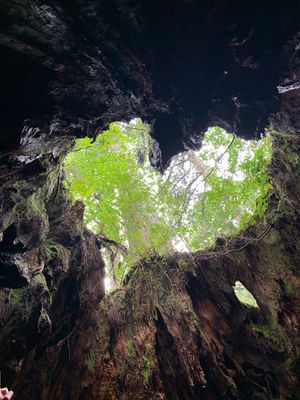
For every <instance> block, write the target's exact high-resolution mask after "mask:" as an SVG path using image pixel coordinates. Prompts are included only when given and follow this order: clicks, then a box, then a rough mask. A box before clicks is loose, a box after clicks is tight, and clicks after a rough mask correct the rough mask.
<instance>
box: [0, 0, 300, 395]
mask: <svg viewBox="0 0 300 400" xmlns="http://www.w3.org/2000/svg"><path fill="white" fill-rule="evenodd" d="M98 3H99V4H98ZM167 3H168V4H167ZM169 3H170V2H164V1H155V0H153V1H151V2H149V1H147V2H146V1H103V2H97V1H93V0H89V1H80V0H78V1H73V2H69V1H61V2H56V1H54V0H53V1H51V0H48V1H43V2H42V1H27V0H25V1H24V0H23V1H21V0H14V1H12V0H10V1H8V0H4V1H2V2H1V4H0V13H1V25H2V33H1V35H0V42H1V48H0V54H1V85H2V89H1V125H0V135H1V153H0V185H1V193H0V288H1V289H0V325H1V332H0V346H1V353H0V370H1V372H2V382H3V383H4V384H5V385H8V386H12V387H13V389H14V390H15V392H16V399H22V400H38V399H39V400H50V399H51V400H53V399H58V400H77V399H80V398H83V397H84V398H90V399H95V400H96V399H97V400H102V399H103V400H110V399H128V400H129V399H137V400H138V399H141V400H142V399H168V400H183V399H191V400H193V399H194V400H196V399H199V398H201V399H202V398H203V399H209V400H210V399H246V400H247V399H249V400H250V399H263V400H264V399H266V400H267V399H281V400H282V399H299V398H300V381H299V376H300V359H299V357H300V343H299V333H300V332H299V330H300V274H299V265H300V260H299V257H300V256H299V254H300V252H299V250H300V232H299V229H300V216H299V207H298V204H299V192H300V188H299V186H300V183H299V165H300V159H299V154H300V149H299V145H300V139H299V133H300V118H299V98H300V93H299V92H300V89H299V85H298V84H299V77H300V73H299V59H300V58H299V50H300V46H299V43H298V41H297V40H298V39H299V38H298V39H297V36H296V30H297V28H298V26H297V24H298V22H299V4H298V2H296V1H288V2H287V1H285V2H281V1H272V2H270V3H269V2H268V1H254V2H253V1H251V2H247V1H245V2H240V1H237V2H234V1H230V2H223V1H221V0H215V1H214V2H212V1H210V2H205V1H204V2H201V4H200V2H197V1H193V0H191V1H183V0H182V1H179V0H178V1H174V2H172V4H169ZM241 3H242V4H241ZM297 85H298V86H297ZM277 86H279V91H280V92H281V94H279V93H278V90H277ZM271 112H274V113H275V112H277V113H276V115H273V118H272V120H273V122H272V123H273V128H272V135H273V139H274V143H273V146H274V155H273V161H272V165H271V166H270V174H271V177H272V182H273V195H272V197H271V200H270V205H269V209H268V212H267V215H266V216H265V218H263V219H262V220H259V221H257V224H256V225H255V227H253V228H251V229H249V230H248V231H247V232H243V233H242V234H241V236H240V237H239V238H236V239H235V240H234V241H231V242H229V241H228V242H227V241H225V242H221V240H220V241H219V243H218V244H217V246H216V248H215V249H214V251H210V252H207V253H200V254H194V255H192V256H191V255H187V254H177V255H173V256H172V257H170V258H169V259H162V258H159V257H153V258H151V259H146V260H144V261H143V262H141V263H140V265H138V266H136V268H135V269H134V270H132V272H131V275H130V277H128V279H127V282H126V284H125V285H124V287H123V288H121V289H120V290H118V291H116V292H114V293H113V294H111V295H109V296H106V297H104V290H103V277H104V266H103V261H102V260H101V256H100V252H99V243H98V242H97V241H96V239H95V238H94V237H93V235H92V234H91V233H89V232H88V231H87V230H85V229H84V228H83V223H82V215H83V207H82V205H81V204H79V203H77V204H75V205H71V204H70V203H69V202H68V200H67V199H66V193H65V192H64V190H63V185H62V179H63V174H62V172H61V163H62V160H63V157H64V155H65V153H66V151H68V149H70V147H71V145H72V142H73V140H74V138H75V137H79V136H85V135H89V136H95V135H97V134H98V133H99V132H101V130H102V129H104V128H105V126H106V125H107V124H108V123H109V122H112V121H115V120H128V119H130V118H132V117H134V116H140V117H143V118H146V119H148V120H149V121H153V135H154V136H156V137H157V139H158V140H159V142H160V144H161V147H162V150H163V156H164V163H166V162H167V160H168V159H169V157H170V156H171V155H172V154H174V153H175V152H177V151H179V150H180V149H181V148H182V143H181V141H182V140H184V141H185V143H187V144H189V145H190V146H195V145H199V143H200V141H201V133H202V132H203V131H204V130H205V129H206V128H207V126H208V125H209V124H213V123H214V124H218V125H220V126H223V127H226V128H228V129H230V130H234V131H235V132H236V133H237V134H239V135H241V136H243V137H250V136H251V137H254V136H255V134H256V132H257V131H258V132H259V131H260V130H261V128H262V127H264V126H265V125H266V123H267V119H268V117H269V116H270V113H271ZM195 133H197V135H196V136H195ZM236 280H239V281H241V282H242V283H243V284H244V285H245V286H246V287H247V288H248V289H249V290H250V291H251V293H252V294H253V295H254V296H255V298H256V300H257V303H258V305H259V309H251V308H248V307H246V306H244V305H242V304H240V303H239V301H238V300H237V298H236V297H235V295H234V292H233V288H232V286H233V285H234V283H235V281H236ZM103 297H104V298H103ZM100 300H101V301H100ZM99 302H100V305H99Z"/></svg>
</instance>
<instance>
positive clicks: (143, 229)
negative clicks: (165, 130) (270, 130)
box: [64, 119, 271, 287]
mask: <svg viewBox="0 0 300 400" xmlns="http://www.w3.org/2000/svg"><path fill="white" fill-rule="evenodd" d="M159 158H160V151H159V145H158V143H157V142H156V141H155V140H154V139H153V138H152V137H151V135H150V128H149V126H148V125H146V124H144V123H143V122H142V121H141V120H140V119H134V120H132V121H130V122H129V123H123V122H115V123H112V124H110V126H109V129H108V130H107V131H105V132H103V133H102V134H100V135H99V136H98V137H97V138H96V139H95V140H94V141H92V140H91V139H89V138H84V139H77V140H76V145H75V148H74V149H73V151H71V152H70V153H69V154H68V156H67V157H66V160H65V164H64V169H65V175H66V179H65V185H66V187H67V189H68V191H69V194H70V197H71V199H72V200H74V201H75V200H80V201H82V202H83V203H84V204H85V212H84V220H85V224H86V226H87V227H88V228H89V229H90V230H92V231H93V232H94V233H95V234H97V235H98V237H99V239H100V240H101V242H102V244H103V249H102V252H103V256H104V259H105V260H106V264H107V266H108V267H107V271H108V274H107V276H108V278H107V281H106V284H107V286H114V287H115V286H117V285H118V284H120V283H121V282H122V281H123V279H124V276H125V275H126V273H127V272H128V271H129V269H130V267H131V266H132V265H134V264H135V263H136V262H138V261H139V260H140V259H141V258H144V257H146V256H149V255H151V254H159V255H167V254H170V253H176V252H196V251H199V250H204V249H209V248H212V247H213V246H214V244H215V241H216V239H217V238H218V237H226V238H227V240H230V238H233V237H234V236H236V235H237V234H238V232H240V231H241V230H244V229H246V228H247V227H248V226H249V225H251V224H252V223H254V221H255V219H256V217H257V216H262V215H263V214H264V212H265V210H266V208H267V205H268V202H267V193H268V191H269V188H270V182H269V177H268V174H267V169H266V167H267V165H268V163H269V162H270V160H271V139H270V137H269V136H268V135H266V136H264V137H263V138H262V139H260V140H258V141H245V140H243V139H240V138H237V137H236V136H234V135H233V134H230V133H227V132H226V131H225V130H223V129H221V128H218V127H214V128H210V129H209V130H208V131H207V132H206V133H205V135H204V138H203V142H202V147H201V149H200V150H199V151H194V150H191V149H187V150H186V151H184V152H182V153H179V154H177V155H175V156H174V157H173V158H172V159H171V160H170V162H169V166H168V168H167V169H166V170H165V171H164V172H163V173H161V172H160V171H159V170H158V169H156V168H154V167H153V164H158V162H159Z"/></svg>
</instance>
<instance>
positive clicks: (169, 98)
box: [0, 0, 300, 162]
mask: <svg viewBox="0 0 300 400" xmlns="http://www.w3.org/2000/svg"><path fill="white" fill-rule="evenodd" d="M299 20H300V6H299V2H298V1H297V0H294V1H293V0H289V1H280V0H276V1H267V0H263V1H242V2H241V1H223V0H214V1H201V2H200V1H195V0H190V1H185V0H176V1H172V2H167V1H156V0H153V1H117V0H114V1H103V2H97V1H93V0H89V1H72V2H71V1H59V2H56V1H53V0H52V1H50V0H49V1H20V0H15V1H11V0H3V1H2V2H1V5H0V21H1V26H2V34H1V37H0V43H1V48H0V51H1V60H2V62H1V72H0V77H1V78H0V79H1V99H0V101H1V113H2V115H1V135H2V137H3V139H2V140H1V142H2V146H3V148H4V147H9V146H12V145H13V144H14V145H17V144H18V142H19V139H20V135H21V132H22V129H23V126H24V124H25V122H24V120H27V124H29V125H30V126H31V125H32V126H33V127H39V128H40V129H41V130H43V131H44V132H45V133H46V134H47V135H49V134H50V133H51V134H58V135H62V134H68V135H77V136H78V135H87V134H88V135H90V136H93V135H95V134H97V132H99V131H101V129H102V128H103V127H104V126H105V125H107V124H108V123H109V122H111V121H114V120H122V119H125V120H126V119H130V118H132V117H134V116H140V117H143V118H145V119H148V120H149V121H152V120H155V121H156V123H155V127H154V135H155V137H156V138H157V139H158V140H159V141H160V143H161V147H162V149H163V158H164V162H166V161H167V160H168V159H169V158H170V156H172V154H174V153H176V152H178V151H179V150H180V149H182V140H185V141H186V142H187V143H188V144H189V145H190V146H193V145H195V144H199V142H200V137H199V136H201V134H202V133H203V132H204V131H205V130H206V129H207V127H208V126H209V125H216V124H217V125H220V126H222V127H225V128H226V129H228V130H230V131H234V132H236V133H237V134H239V135H241V136H243V137H247V138H249V137H254V136H256V135H259V134H260V133H261V132H262V131H263V128H264V127H265V126H266V124H267V117H268V115H269V114H270V113H272V112H275V111H278V109H279V100H280V99H279V96H278V92H277V90H276V86H277V85H279V83H280V82H281V80H282V79H283V72H284V71H285V69H286V67H287V65H288V63H289V59H290V57H291V56H292V53H293V51H294V50H293V49H294V47H293V46H292V45H289V43H290V41H291V40H292V39H293V37H294V35H295V34H296V32H297V30H298V28H299ZM20 66H21V67H20ZM25 125H26V124H25ZM8 137H10V140H8V139H7V138H8ZM13 138H14V139H13ZM170 138H172V140H169V139H170Z"/></svg>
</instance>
